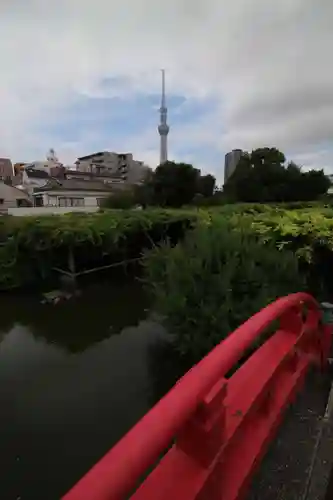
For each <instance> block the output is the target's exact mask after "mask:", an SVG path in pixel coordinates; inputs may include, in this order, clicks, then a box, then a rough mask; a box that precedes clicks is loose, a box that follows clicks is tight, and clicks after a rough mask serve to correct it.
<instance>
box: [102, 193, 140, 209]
mask: <svg viewBox="0 0 333 500" xmlns="http://www.w3.org/2000/svg"><path fill="white" fill-rule="evenodd" d="M136 204H137V202H136V197H135V194H134V192H133V191H121V192H119V193H113V194H111V195H110V196H109V197H108V198H105V199H104V200H103V201H102V204H101V208H102V209H103V208H115V209H123V210H126V209H129V208H133V207H134V206H135V205H136Z"/></svg>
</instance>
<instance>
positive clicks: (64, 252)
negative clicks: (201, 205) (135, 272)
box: [0, 209, 198, 290]
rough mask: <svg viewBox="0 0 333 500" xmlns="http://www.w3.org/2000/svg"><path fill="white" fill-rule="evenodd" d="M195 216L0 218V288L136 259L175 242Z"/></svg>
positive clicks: (119, 213) (124, 213)
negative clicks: (154, 246) (160, 244)
mask: <svg viewBox="0 0 333 500" xmlns="http://www.w3.org/2000/svg"><path fill="white" fill-rule="evenodd" d="M197 218H198V214H196V213H194V212H192V213H191V212H185V211H173V210H159V209H147V210H138V211H137V210H105V211H104V212H102V213H92V214H91V213H83V214H77V213H69V214H66V215H53V216H40V217H30V216H29V217H7V216H4V217H1V218H0V290H4V289H8V288H14V287H19V286H25V285H30V284H32V283H39V282H41V281H43V280H45V279H49V278H51V277H52V276H53V275H57V272H56V271H54V268H60V269H62V270H69V268H68V265H69V255H70V254H73V255H74V259H75V263H76V271H82V270H84V269H86V268H87V269H89V268H92V267H98V266H99V265H103V264H111V263H117V262H121V261H124V260H127V259H132V258H138V257H141V254H142V251H143V250H144V249H145V248H150V247H151V245H152V244H154V243H157V242H159V241H162V240H164V239H165V238H166V237H172V238H174V239H175V241H177V240H178V238H180V237H181V236H182V235H183V233H184V231H185V230H186V228H188V227H189V226H191V225H192V224H194V223H195V222H196V220H197Z"/></svg>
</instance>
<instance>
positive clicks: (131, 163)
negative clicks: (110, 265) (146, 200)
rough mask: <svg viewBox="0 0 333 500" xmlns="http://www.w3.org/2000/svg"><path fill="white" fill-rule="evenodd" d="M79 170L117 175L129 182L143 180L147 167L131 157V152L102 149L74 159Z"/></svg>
mask: <svg viewBox="0 0 333 500" xmlns="http://www.w3.org/2000/svg"><path fill="white" fill-rule="evenodd" d="M76 167H77V170H78V171H79V172H90V173H93V174H96V175H98V176H102V177H103V176H108V175H111V176H118V177H120V178H121V179H122V180H123V181H124V182H127V183H129V184H138V183H140V182H142V181H143V179H144V178H145V176H146V175H147V172H148V170H149V167H147V165H144V163H143V162H141V161H136V160H134V159H133V155H132V154H131V153H113V152H110V151H102V152H98V153H93V154H91V155H87V156H81V157H80V158H78V159H77V161H76Z"/></svg>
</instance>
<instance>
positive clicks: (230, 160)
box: [224, 149, 243, 184]
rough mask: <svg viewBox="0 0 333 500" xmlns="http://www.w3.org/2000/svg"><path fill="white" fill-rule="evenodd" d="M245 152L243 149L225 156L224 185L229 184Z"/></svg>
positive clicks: (235, 150)
mask: <svg viewBox="0 0 333 500" xmlns="http://www.w3.org/2000/svg"><path fill="white" fill-rule="evenodd" d="M242 153H243V151H242V150H241V149H233V150H232V151H230V153H227V154H226V155H225V161H224V184H225V183H226V182H227V180H228V179H229V177H230V176H231V175H232V174H233V173H234V171H235V170H236V167H237V165H238V162H239V160H240V159H241V156H242Z"/></svg>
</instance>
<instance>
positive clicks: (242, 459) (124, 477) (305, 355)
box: [63, 293, 331, 500]
mask: <svg viewBox="0 0 333 500" xmlns="http://www.w3.org/2000/svg"><path fill="white" fill-rule="evenodd" d="M304 305H306V307H307V311H308V313H307V316H306V318H305V319H304V318H303V316H302V314H303V308H304ZM276 319H279V320H280V325H279V329H278V331H277V332H275V333H274V334H273V335H272V336H271V337H270V338H269V339H268V340H266V341H265V342H264V343H263V344H262V345H261V347H259V348H258V349H257V350H256V351H255V352H254V354H252V355H251V356H250V357H249V359H248V360H247V361H246V362H245V363H244V364H243V365H242V366H241V368H239V369H238V370H237V371H236V372H235V373H234V374H233V375H232V376H231V377H230V378H229V379H228V380H226V379H225V376H226V374H227V373H228V372H229V371H230V370H231V369H232V368H233V367H234V366H235V364H236V363H237V362H238V361H239V360H240V359H241V358H242V357H243V356H244V353H245V351H246V350H247V349H248V348H249V347H250V346H251V345H252V344H253V342H255V341H256V340H258V339H259V337H260V334H261V333H262V332H263V331H264V330H265V329H266V328H267V327H268V326H269V325H270V324H271V323H272V321H274V320H276ZM330 342H331V331H330V328H328V327H326V326H324V325H321V313H320V309H319V306H318V304H317V302H316V301H315V299H314V298H313V297H311V296H310V295H308V294H305V293H296V294H293V295H289V296H287V297H283V298H281V299H278V300H277V301H275V302H274V303H272V304H270V305H269V306H267V307H266V308H264V309H263V310H262V311H260V312H259V313H257V314H255V315H254V316H252V317H251V318H250V319H249V320H248V321H246V322H245V323H244V324H243V325H241V326H240V327H239V328H237V329H236V330H235V331H234V332H233V333H232V334H231V335H229V336H228V337H227V338H226V339H225V340H224V341H223V342H221V344H219V345H218V346H217V347H215V348H214V349H213V350H212V351H211V352H210V353H209V354H208V355H207V356H206V357H205V358H204V359H202V360H201V361H200V362H199V363H198V364H197V365H196V366H194V367H193V368H192V369H191V370H190V371H189V372H187V373H186V374H185V375H184V377H182V378H181V379H180V380H179V381H178V383H177V384H176V385H175V386H174V387H173V388H172V389H171V390H170V392H169V393H168V394H167V395H166V396H165V397H164V398H162V399H161V400H160V401H159V403H157V404H156V406H155V407H154V408H152V410H150V411H149V412H148V413H147V414H146V415H145V416H144V417H143V418H142V420H141V421H140V422H139V423H138V424H137V425H136V426H135V427H134V428H133V429H132V430H130V431H129V432H128V434H127V435H126V436H125V437H124V438H123V439H122V440H121V441H120V442H119V443H118V444H116V446H114V448H112V449H111V450H110V451H109V452H108V453H107V454H106V455H105V456H104V457H103V458H102V459H101V460H100V461H99V462H98V463H97V464H96V465H95V466H94V467H93V468H92V469H91V470H90V471H89V472H88V473H87V474H86V475H85V476H84V477H83V478H82V479H81V480H80V481H79V482H78V483H77V484H76V485H75V486H74V487H73V488H72V489H71V491H70V492H69V493H67V494H66V495H65V496H64V497H63V500H124V499H126V498H129V496H128V495H130V494H131V493H132V497H131V498H133V499H135V500H144V499H145V500H150V499H165V500H166V499H172V500H180V499H181V500H187V499H188V500H190V499H194V498H196V499H200V500H201V499H207V500H208V499H209V500H215V499H223V500H239V499H240V498H243V495H244V492H245V491H246V488H247V485H248V483H249V480H250V479H251V477H252V475H253V472H254V470H255V466H256V464H257V463H258V462H259V460H260V458H261V457H262V455H263V453H264V451H265V450H266V448H267V446H268V444H269V442H270V440H271V438H272V436H273V433H274V431H275V429H276V427H277V425H278V423H279V421H280V418H281V415H282V410H283V409H284V408H285V407H286V406H287V405H288V404H289V403H290V401H291V400H292V398H293V396H294V394H295V393H296V391H297V390H298V389H299V388H300V385H301V383H302V381H303V380H304V378H305V375H306V372H307V370H308V368H309V366H310V365H311V364H313V363H316V364H318V365H323V363H325V361H326V359H327V356H328V350H329V348H330ZM110 425H112V423H110ZM174 439H176V442H175V444H174V445H173V446H172V447H171V449H170V450H169V451H168V452H167V453H166V455H165V456H164V457H163V458H162V460H161V461H160V462H159V464H158V465H157V466H156V467H155V469H154V470H153V472H152V473H150V475H149V476H148V477H147V478H146V479H145V480H144V481H143V483H142V484H141V485H140V487H139V488H137V490H136V491H135V492H134V489H135V488H136V487H137V485H138V482H139V481H140V478H142V476H143V474H145V472H146V471H147V469H148V468H149V467H151V466H153V465H154V464H155V462H156V461H157V459H158V458H159V457H160V455H161V454H162V453H163V452H164V451H165V450H166V449H167V447H168V446H170V444H171V442H172V440H174ZM133 492H134V493H133Z"/></svg>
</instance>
